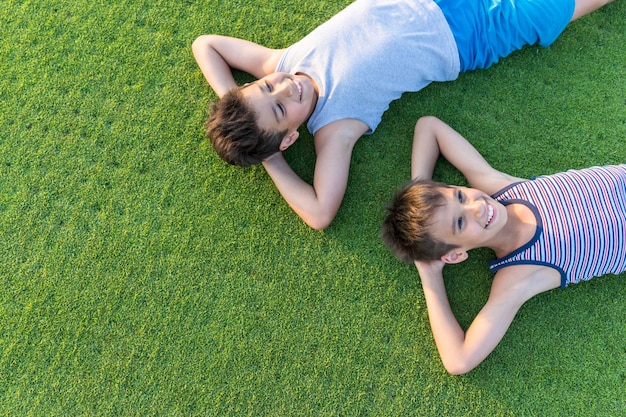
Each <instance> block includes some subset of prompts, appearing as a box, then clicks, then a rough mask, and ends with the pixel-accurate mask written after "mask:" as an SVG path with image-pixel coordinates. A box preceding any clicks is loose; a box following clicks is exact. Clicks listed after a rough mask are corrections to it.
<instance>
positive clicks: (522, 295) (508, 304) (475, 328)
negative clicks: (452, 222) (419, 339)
mask: <svg viewBox="0 0 626 417" xmlns="http://www.w3.org/2000/svg"><path fill="white" fill-rule="evenodd" d="M415 265H416V266H417V269H418V271H419V274H420V278H421V281H422V287H423V289H424V297H425V299H426V306H427V309H428V319H429V321H430V326H431V328H432V331H433V337H434V339H435V344H436V345H437V350H438V351H439V355H440V356H441V361H442V362H443V365H444V367H445V368H446V370H447V371H448V372H450V373H451V374H455V375H458V374H463V373H466V372H469V371H471V370H472V369H474V368H475V367H476V366H478V365H479V364H480V363H481V362H482V361H483V360H484V359H485V358H486V357H487V356H488V355H489V354H490V353H491V352H492V351H493V350H494V349H495V347H496V346H497V345H498V343H499V342H500V340H501V339H502V337H503V336H504V334H505V333H506V331H507V330H508V328H509V326H510V325H511V322H512V321H513V318H514V317H515V314H516V313H517V311H518V310H519V308H520V307H521V306H522V304H524V302H526V301H527V300H528V299H530V298H531V297H533V296H534V295H536V294H538V293H540V292H543V291H547V290H549V289H552V288H556V287H557V286H558V285H559V283H560V276H559V273H558V272H557V271H556V270H553V269H550V268H547V267H536V266H531V265H524V266H513V267H507V268H504V269H502V270H500V271H498V273H497V274H496V277H495V278H494V283H493V286H492V288H491V293H490V295H489V300H488V301H487V303H486V304H485V306H484V307H483V308H482V309H481V310H480V312H479V313H478V315H477V316H476V318H475V319H474V321H473V322H472V324H471V325H470V326H469V328H468V329H467V332H464V331H463V329H462V328H461V326H460V325H459V323H458V321H457V320H456V317H455V316H454V314H453V312H452V309H451V308H450V304H449V302H448V298H447V296H446V290H445V286H444V281H443V275H442V269H443V263H442V262H441V261H436V262H428V263H424V262H416V263H415Z"/></svg>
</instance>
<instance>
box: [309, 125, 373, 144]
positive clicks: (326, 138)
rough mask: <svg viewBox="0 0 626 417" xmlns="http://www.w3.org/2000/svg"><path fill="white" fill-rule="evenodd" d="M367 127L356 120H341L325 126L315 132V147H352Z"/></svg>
mask: <svg viewBox="0 0 626 417" xmlns="http://www.w3.org/2000/svg"><path fill="white" fill-rule="evenodd" d="M368 130H369V127H368V126H367V125H366V124H365V123H363V122H362V121H360V120H357V119H341V120H337V121H334V122H332V123H329V124H327V125H326V126H323V127H322V128H320V129H319V130H318V131H317V132H315V146H316V148H317V147H319V146H326V145H327V144H330V143H334V144H335V145H343V146H346V145H347V146H350V147H352V146H354V144H355V143H356V141H357V140H359V138H360V137H361V136H363V135H364V134H365V132H367V131H368Z"/></svg>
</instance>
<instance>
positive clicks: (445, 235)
mask: <svg viewBox="0 0 626 417" xmlns="http://www.w3.org/2000/svg"><path fill="white" fill-rule="evenodd" d="M442 193H443V195H444V197H445V205H444V206H443V207H440V208H439V209H438V210H437V211H436V213H435V222H434V223H433V225H432V226H431V228H430V231H431V234H432V236H433V237H434V238H435V239H437V240H440V241H442V242H445V243H448V244H452V245H457V246H459V247H460V248H462V249H463V250H470V249H475V248H479V247H489V244H490V242H493V240H494V238H495V237H496V236H497V235H498V233H499V232H500V231H502V229H503V228H504V226H505V225H506V223H507V211H506V208H505V207H504V206H503V205H502V204H501V203H499V202H497V201H495V200H494V199H492V198H491V197H490V196H488V195H487V194H485V193H483V192H482V191H480V190H476V189H474V188H465V187H452V188H448V189H444V190H442Z"/></svg>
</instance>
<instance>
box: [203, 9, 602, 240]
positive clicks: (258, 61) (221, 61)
mask: <svg viewBox="0 0 626 417" xmlns="http://www.w3.org/2000/svg"><path fill="white" fill-rule="evenodd" d="M609 1H610V0H541V1H535V2H533V1H530V0H515V7H512V6H513V0H502V1H498V2H495V1H493V2H492V0H470V2H471V3H472V7H469V8H467V7H466V6H467V4H466V3H467V0H437V1H433V0H356V1H355V2H354V3H352V4H350V5H349V6H348V7H346V8H345V9H344V10H342V11H341V12H339V13H338V14H337V15H335V16H334V17H332V18H331V19H330V20H329V21H327V22H326V23H324V24H322V25H321V26H319V27H318V28H317V29H315V30H313V31H312V32H311V33H310V34H309V35H307V36H306V37H304V38H303V39H302V40H301V41H299V42H297V43H295V44H293V45H292V46H290V47H288V48H286V49H270V48H266V47H263V46H261V45H258V44H255V43H252V42H249V41H246V40H243V39H237V38H232V37H227V36H220V35H202V36H200V37H198V38H197V39H196V40H195V41H194V43H193V53H194V56H195V58H196V61H197V63H198V65H199V67H200V69H201V71H202V73H203V74H204V76H205V78H206V80H207V81H208V83H209V84H210V85H211V87H212V88H213V89H214V91H215V92H216V94H217V95H218V96H219V97H220V101H219V103H214V104H213V105H212V109H211V115H210V117H209V119H208V120H207V123H206V128H207V135H208V136H209V138H210V140H211V143H212V144H213V147H214V148H215V150H216V151H217V153H218V154H219V155H220V157H222V159H224V160H225V161H227V162H229V163H232V164H235V165H241V166H248V165H253V164H259V163H262V164H263V166H264V167H265V169H266V170H267V172H268V174H269V175H270V177H271V178H272V180H273V181H274V183H275V184H276V187H277V188H278V190H279V192H280V193H281V195H282V196H283V198H284V199H285V200H286V201H287V203H288V204H289V205H290V206H291V208H292V209H293V210H294V211H295V212H296V213H297V214H298V215H299V216H300V217H301V218H302V219H303V220H304V221H305V222H306V223H307V224H308V225H309V226H311V227H313V228H315V229H323V228H326V227H327V226H328V225H329V224H330V223H331V222H332V220H333V219H334V217H335V215H336V213H337V211H338V210H339V206H340V205H341V201H342V199H343V196H344V194H345V191H346V186H347V183H348V173H349V168H350V158H351V155H352V149H353V147H354V144H355V143H356V141H357V140H358V139H359V138H360V137H361V136H363V135H364V134H368V133H371V132H373V131H374V130H375V129H376V127H377V126H378V123H379V122H380V120H381V117H382V114H383V113H384V112H385V110H387V108H388V106H389V103H390V102H391V101H393V100H395V99H397V98H399V97H400V95H401V94H402V93H403V92H407V91H418V90H420V89H422V88H424V87H425V86H427V85H428V84H429V83H431V82H433V81H448V80H453V79H455V78H456V77H457V76H458V74H459V72H460V71H461V70H463V69H470V68H471V69H473V67H471V65H473V64H472V63H468V62H466V61H467V59H466V57H468V56H469V57H472V56H475V55H476V54H475V52H476V51H477V50H479V51H480V50H489V51H493V50H495V51H496V53H495V55H494V56H493V57H492V56H491V52H490V54H489V55H488V57H487V59H486V60H485V61H484V62H483V63H482V64H480V65H481V66H483V67H486V66H488V65H490V63H491V62H494V59H495V60H497V58H498V54H508V53H510V52H512V50H514V49H519V48H521V47H522V46H523V45H520V44H518V43H517V40H519V39H531V38H528V37H525V36H522V37H520V36H518V35H519V33H520V28H521V30H522V31H528V32H537V31H541V30H542V28H543V27H545V26H546V25H545V22H546V21H550V22H553V21H558V22H564V23H562V24H560V25H559V27H558V28H557V29H556V30H552V31H551V32H552V33H548V34H546V35H545V36H542V35H541V34H539V37H538V41H539V42H540V44H544V43H547V42H545V39H547V38H555V37H556V36H558V34H559V33H560V31H562V30H563V28H564V25H565V24H566V23H567V22H568V21H571V20H574V19H576V18H578V17H580V16H582V15H584V14H587V13H590V12H591V11H593V10H596V9H598V8H599V7H601V6H603V5H604V4H606V3H608V2H609ZM474 3H475V4H474ZM522 4H523V5H522ZM535 4H536V5H537V6H535ZM547 4H549V5H550V6H552V7H550V8H548V9H550V10H552V13H553V14H552V15H546V14H545V10H546V7H545V5H547ZM460 5H463V7H461V9H463V10H466V9H467V10H471V13H472V14H473V15H474V16H476V17H477V18H473V19H472V22H475V25H474V26H472V25H468V24H466V23H467V22H466V21H465V20H463V21H461V22H459V20H462V19H463V18H461V17H459V16H458V14H457V13H456V12H454V11H455V10H458V8H459V7H460ZM519 7H522V8H523V9H524V11H525V12H524V16H525V17H524V18H522V17H520V16H518V18H516V19H509V18H508V16H509V14H510V13H511V11H512V10H513V11H515V10H517V9H518V8H519ZM535 8H536V9H538V10H540V11H541V12H534V13H531V12H529V11H532V10H533V9H535ZM442 10H443V11H442ZM499 10H501V12H499ZM482 15H485V16H486V17H485V16H482ZM557 15H558V16H557ZM455 16H456V20H455ZM478 17H480V18H478ZM504 17H507V18H506V19H505V18H504ZM509 21H510V22H511V23H510V26H511V27H507V28H506V30H504V28H502V27H501V25H502V24H508V23H507V22H509ZM490 22H499V26H496V27H495V29H494V28H488V29H489V30H496V32H498V33H505V34H506V36H505V38H510V39H511V45H510V46H507V47H502V46H500V45H497V47H495V48H494V46H493V45H488V44H486V43H488V42H490V39H491V37H489V38H480V37H479V36H478V35H477V34H478V33H479V32H481V31H483V30H484V29H485V27H484V26H485V25H489V24H490ZM535 38H537V37H536V36H534V37H532V39H535ZM516 39H517V40H516ZM542 39H543V40H544V41H543V42H542ZM535 41H537V40H532V41H530V40H529V41H528V42H535ZM498 51H506V52H498ZM231 68H237V69H239V70H242V71H245V72H248V73H249V74H251V75H253V76H255V77H257V78H258V80H257V81H255V82H253V83H250V84H247V85H245V86H242V87H238V86H237V85H236V83H235V80H234V78H233V75H232V73H231ZM307 121H308V128H309V130H310V131H311V133H312V134H313V135H314V141H315V151H316V154H317V159H316V163H315V173H314V179H313V184H308V183H307V182H305V181H303V180H302V179H301V178H300V177H299V176H298V175H297V174H296V173H295V172H294V171H293V170H292V169H291V167H289V165H288V164H287V162H286V161H285V159H284V158H283V156H282V151H284V150H286V149H287V148H288V147H289V146H291V144H293V143H294V142H295V141H296V140H297V139H298V136H299V132H298V128H299V127H300V125H302V124H304V123H305V122H307Z"/></svg>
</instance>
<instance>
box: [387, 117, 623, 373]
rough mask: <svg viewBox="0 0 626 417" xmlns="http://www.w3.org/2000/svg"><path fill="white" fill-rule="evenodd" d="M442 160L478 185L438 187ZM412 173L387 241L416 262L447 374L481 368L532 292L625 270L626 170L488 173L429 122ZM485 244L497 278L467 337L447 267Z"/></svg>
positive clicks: (418, 138)
mask: <svg viewBox="0 0 626 417" xmlns="http://www.w3.org/2000/svg"><path fill="white" fill-rule="evenodd" d="M439 155H442V156H443V157H445V158H446V159H447V160H448V161H449V162H450V163H451V164H452V165H454V166H455V167H456V168H457V169H458V170H459V171H461V173H462V174H463V175H464V176H465V177H466V179H467V180H468V182H469V184H470V186H471V187H473V188H466V187H456V186H449V185H445V184H441V183H437V182H434V181H432V180H431V178H432V174H433V170H434V167H435V164H436V162H437V159H438V157H439ZM411 176H412V178H413V180H412V181H410V182H409V183H408V184H407V185H405V186H404V187H403V188H402V189H401V190H399V191H398V193H396V195H395V197H394V199H393V201H392V203H391V205H390V207H389V208H388V210H389V213H388V215H387V216H386V218H385V220H384V222H383V226H382V237H383V240H384V241H385V244H386V245H387V246H388V247H389V249H390V250H391V251H392V252H393V253H394V255H396V256H397V257H398V258H400V259H402V260H404V261H405V262H409V263H411V262H414V263H415V265H416V267H417V269H418V272H419V275H420V277H421V282H422V287H423V289H424V296H425V298H426V305H427V308H428V317H429V320H430V324H431V328H432V331H433V336H434V339H435V343H436V345H437V349H438V350H439V354H440V356H441V359H442V362H443V364H444V366H445V368H446V369H447V370H448V372H450V373H453V374H462V373H465V372H468V371H470V370H472V369H473V368H474V367H476V366H477V365H478V364H479V363H480V362H482V361H483V360H484V359H485V358H486V357H487V355H489V353H491V351H492V350H493V349H494V348H495V347H496V345H497V344H498V343H499V341H500V340H501V339H502V337H503V336H504V333H505V332H506V330H507V329H508V327H509V325H510V324H511V322H512V321H513V318H514V316H515V314H516V313H517V311H518V310H519V308H520V307H521V305H522V304H523V303H524V302H526V301H527V300H528V299H530V298H531V297H533V296H534V295H536V294H539V293H541V292H544V291H548V290H550V289H553V288H556V287H565V286H567V285H568V284H570V283H576V282H579V281H581V280H589V279H591V278H593V277H595V276H600V275H604V274H619V273H621V272H623V271H625V270H626V165H616V166H606V167H592V168H588V169H584V170H579V171H574V170H571V171H567V172H563V173H558V174H554V175H550V176H542V177H538V178H535V179H533V180H526V179H523V178H517V177H513V176H510V175H507V174H505V173H503V172H500V171H498V170H496V169H494V168H493V167H491V166H490V165H489V163H487V161H485V159H484V158H483V157H482V156H481V155H480V154H479V153H478V151H477V150H476V149H475V148H474V147H473V146H472V145H471V144H470V143H469V142H468V141H467V140H465V138H463V137H462V136H461V135H460V134H459V133H458V132H456V131H455V130H453V129H452V128H451V127H450V126H448V125H446V124H445V123H443V122H442V121H441V120H439V119H437V118H435V117H424V118H421V119H420V120H419V121H418V122H417V124H416V126H415V133H414V142H413V152H412V160H411ZM479 247H488V248H490V249H492V250H493V251H494V252H495V255H496V257H497V259H496V260H495V261H492V262H490V268H491V269H492V271H494V272H495V277H494V280H493V284H492V288H491V292H490V296H489V300H488V301H487V303H486V304H485V306H484V307H483V308H482V309H481V311H480V312H479V313H478V315H477V316H476V318H475V319H474V321H473V322H472V324H471V325H470V327H469V328H468V329H467V331H466V332H464V331H463V330H462V329H461V327H460V326H459V324H458V321H457V320H456V318H455V317H454V314H453V313H452V310H451V309H450V305H449V303H448V299H447V296H446V292H445V287H444V282H443V274H442V271H443V267H444V265H445V264H454V263H459V262H462V261H464V260H465V259H467V257H468V254H467V251H468V250H470V249H475V248H479Z"/></svg>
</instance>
